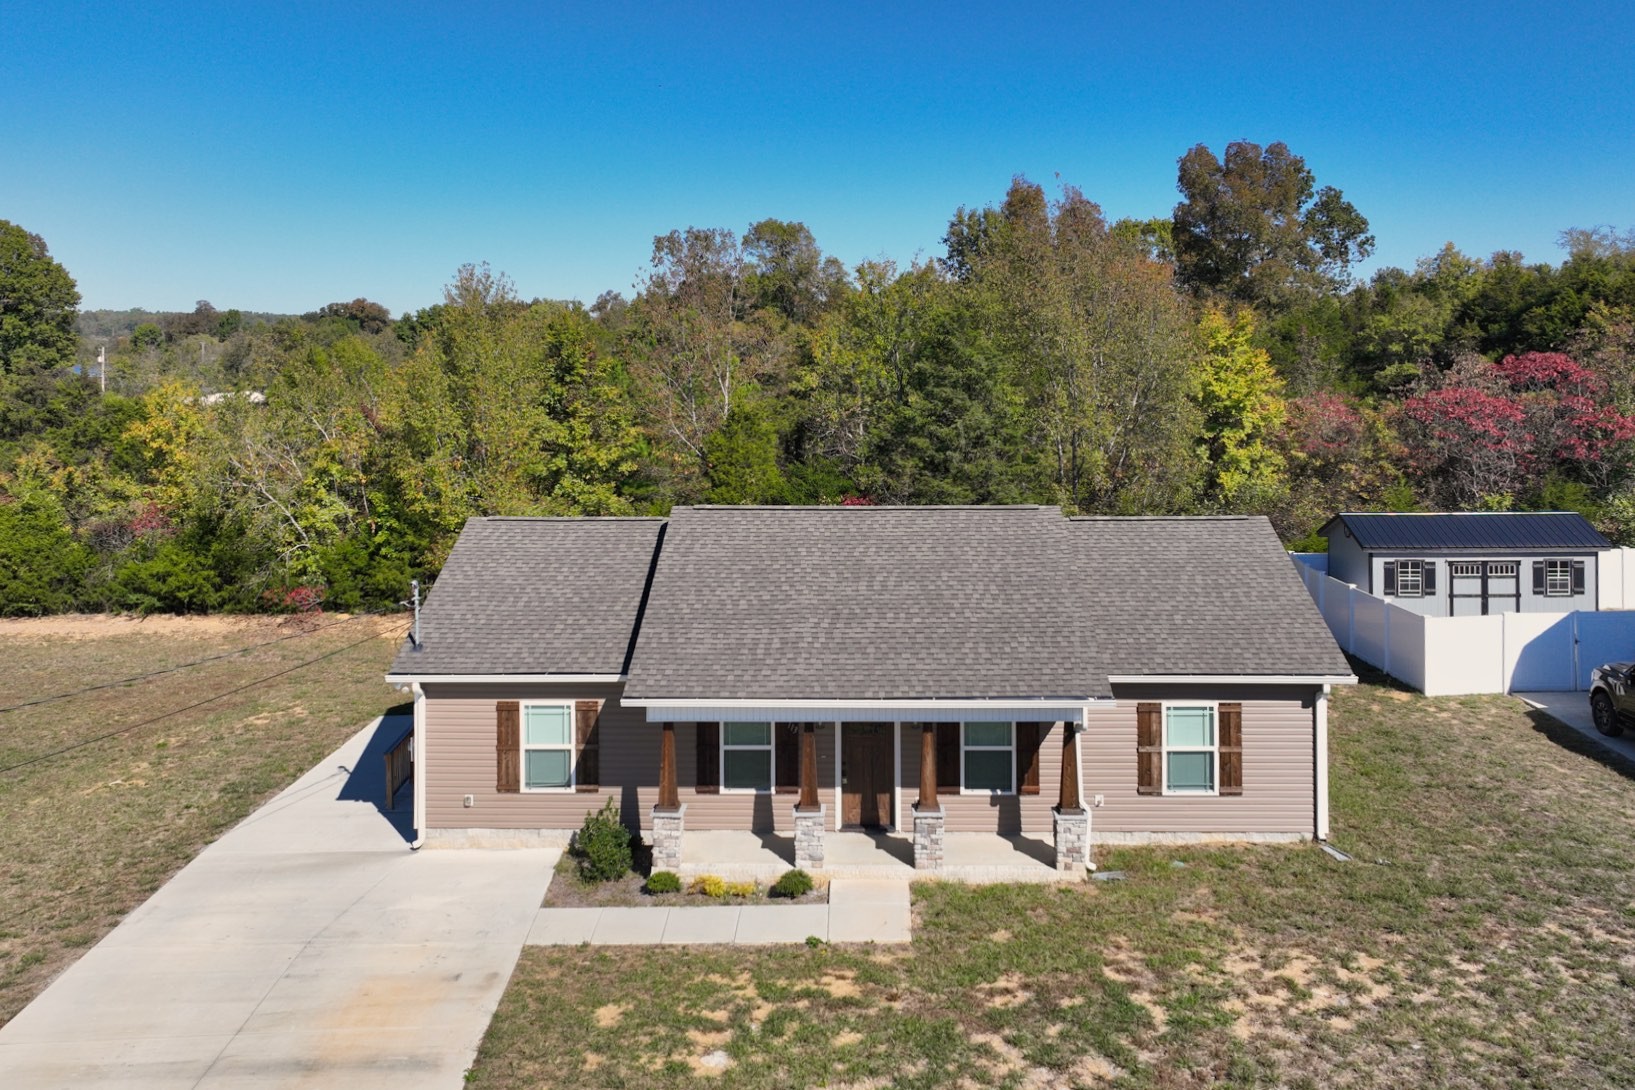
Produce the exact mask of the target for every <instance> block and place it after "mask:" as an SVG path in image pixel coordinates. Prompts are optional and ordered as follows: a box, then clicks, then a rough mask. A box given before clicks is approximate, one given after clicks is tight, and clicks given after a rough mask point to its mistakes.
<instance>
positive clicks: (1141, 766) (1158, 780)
mask: <svg viewBox="0 0 1635 1090" xmlns="http://www.w3.org/2000/svg"><path fill="white" fill-rule="evenodd" d="M1387 567H1389V565H1387ZM1163 764H1164V706H1163V705H1162V704H1137V705H1136V706H1135V793H1136V794H1138V795H1161V794H1163V792H1164V767H1163Z"/></svg>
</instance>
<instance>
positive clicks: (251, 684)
mask: <svg viewBox="0 0 1635 1090" xmlns="http://www.w3.org/2000/svg"><path fill="white" fill-rule="evenodd" d="M331 627H333V626H331ZM408 630H409V626H408V625H404V626H403V627H402V628H400V629H397V630H395V631H389V632H374V633H371V634H370V635H367V636H365V637H364V638H363V639H361V640H354V641H353V642H351V643H349V644H346V645H345V646H344V647H337V648H335V649H334V650H333V651H325V652H324V653H323V654H321V655H319V656H317V657H316V658H310V659H307V660H306V661H305V662H298V663H296V664H295V665H294V666H287V667H285V668H284V669H282V670H278V671H276V672H274V673H271V674H268V675H267V676H266V677H261V678H257V679H256V680H254V681H247V682H245V683H244V684H243V685H236V686H234V687H233V688H231V689H228V690H226V691H225V692H220V693H217V694H215V695H214V696H207V697H205V698H204V699H203V700H196V701H194V702H193V703H191V704H188V705H187V706H186V707H181V708H173V709H171V710H170V711H168V712H161V713H159V714H158V715H155V716H153V717H151V718H148V719H144V720H142V721H141V722H139V723H132V724H130V725H129V726H126V727H120V728H119V729H118V730H111V731H108V732H106V733H104V734H99V735H97V736H96V737H94V738H86V739H84V740H82V741H78V742H74V743H73V744H71V745H66V746H63V747H61V748H60V749H54V750H52V751H50V752H49V753H42V754H40V755H39V756H38V757H30V758H29V759H28V760H26V761H18V762H17V763H16V764H13V765H7V766H5V767H4V768H0V776H4V775H5V774H6V773H8V772H15V771H17V770H18V769H19V768H27V767H29V766H30V765H37V764H39V763H40V762H42V761H49V760H51V759H52V758H53V757H61V756H62V755H63V754H64V753H72V752H73V751H74V750H76V749H84V748H85V747H86V746H91V745H95V744H96V743H98V742H105V741H107V740H108V739H109V738H114V737H117V736H119V735H121V734H129V733H130V732H131V731H133V730H139V729H141V728H142V727H146V726H151V725H153V724H154V723H158V722H161V721H163V720H166V719H169V718H171V717H172V716H176V715H181V714H182V713H183V712H190V711H192V710H193V709H195V708H202V707H204V706H205V705H206V704H214V703H215V702H216V701H218V700H225V699H226V698H227V697H230V696H235V695H237V694H238V693H242V692H245V691H247V690H249V689H253V688H255V687H256V686H257V685H265V684H266V683H267V682H269V681H272V680H273V679H275V678H280V677H283V676H284V675H285V674H293V673H295V671H297V670H304V669H306V668H307V667H308V666H314V665H316V664H318V663H320V662H323V661H324V660H325V659H332V658H334V657H335V656H336V655H339V654H341V653H342V652H344V651H350V650H352V648H354V647H361V646H362V645H363V644H366V643H368V642H369V641H370V640H375V639H380V638H381V637H382V636H401V635H402V634H403V633H405V632H407V631H408Z"/></svg>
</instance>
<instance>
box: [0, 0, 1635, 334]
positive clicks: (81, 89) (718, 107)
mask: <svg viewBox="0 0 1635 1090" xmlns="http://www.w3.org/2000/svg"><path fill="white" fill-rule="evenodd" d="M216 6H217V7H219V8H221V9H223V10H218V11H215V12H209V13H201V12H200V11H198V10H195V8H205V7H208V5H185V6H184V5H180V4H166V3H152V4H134V3H129V4H111V3H110V4H98V5H82V4H75V3H69V2H64V0H53V2H50V3H41V2H37V0H4V3H3V4H0V43H3V47H0V56H3V58H4V59H3V61H0V219H10V220H12V221H14V222H17V223H21V224H23V225H24V226H26V227H27V228H29V229H30V230H32V231H35V232H37V233H39V234H41V235H43V236H45V238H46V241H47V242H48V243H49V245H50V246H51V248H52V252H53V253H54V254H55V255H56V256H57V257H58V259H59V260H61V261H62V262H63V264H65V265H66V266H67V267H68V269H69V271H70V272H71V273H72V274H73V275H74V276H75V277H76V278H77V279H78V281H79V284H80V289H81V291H82V293H83V295H84V305H85V306H86V307H88V308H93V307H127V306H143V307H147V308H149V309H191V307H192V305H193V302H194V301H195V300H197V299H209V300H211V301H212V302H213V303H215V304H216V305H217V306H218V307H222V308H226V307H239V308H241V309H245V310H272V311H296V312H299V311H305V310H310V309H314V308H316V307H318V306H321V305H322V304H324V303H326V302H330V301H334V300H339V299H350V298H353V297H355V296H359V295H363V296H367V297H369V298H371V299H374V300H376V301H378V302H381V303H384V304H385V305H386V306H388V307H390V308H391V309H392V310H393V311H394V312H400V311H403V310H405V309H413V308H416V307H420V306H424V305H427V304H429V303H432V302H435V301H437V299H438V298H439V294H440V290H441V288H442V285H444V284H445V283H447V282H448V281H449V279H450V278H451V276H452V274H453V273H454V271H455V269H456V268H457V267H458V266H459V265H460V264H462V263H464V262H468V261H484V260H486V261H488V262H490V263H491V264H492V265H493V266H494V267H495V268H496V269H500V270H503V271H505V272H507V273H509V274H510V275H511V277H512V278H513V279H514V280H515V281H516V284H517V288H518V290H519V291H520V292H521V293H522V294H523V295H524V296H526V297H533V296H545V297H552V298H580V299H584V300H586V301H589V300H591V299H594V298H595V296H596V295H597V294H598V293H599V292H601V291H602V290H605V289H609V288H611V289H615V290H621V291H624V292H625V293H626V294H627V295H628V294H630V291H631V285H632V284H633V282H634V281H635V280H636V278H637V276H638V275H639V274H640V272H641V270H642V269H643V268H644V267H645V265H646V263H647V259H648V256H649V254H650V252H651V246H652V238H653V236H654V235H655V234H661V233H664V232H667V231H669V230H671V229H674V228H678V227H686V226H688V225H697V226H725V227H732V228H735V229H738V230H740V231H741V230H743V228H744V227H746V226H747V225H748V224H750V223H751V222H753V221H755V220H758V219H761V218H764V217H767V216H776V217H778V218H780V219H792V220H801V221H803V222H804V223H806V224H807V225H808V226H809V227H810V228H811V229H812V231H813V233H814V234H815V235H816V237H817V240H818V242H819V244H820V245H821V246H822V247H823V248H824V249H825V250H826V251H827V252H830V253H833V254H835V255H837V256H839V257H840V258H842V259H843V260H845V261H846V262H847V263H848V264H850V263H853V262H855V261H858V260H860V259H863V258H868V257H879V256H887V257H892V258H895V259H897V260H899V261H901V262H907V261H909V260H912V259H913V258H914V257H916V256H917V255H920V256H933V255H935V254H937V253H938V252H939V239H940V238H941V237H942V233H943V229H944V227H945V225H946V223H947V221H948V217H949V216H950V214H951V213H952V212H953V211H954V210H955V209H956V208H957V207H959V206H960V205H970V206H974V205H982V204H987V203H992V202H994V201H997V200H998V199H999V198H1000V197H1001V196H1002V195H1003V193H1004V190H1005V188H1006V186H1007V184H1008V183H1009V180H1010V177H1011V176H1012V175H1013V174H1016V173H1024V174H1027V175H1028V176H1029V177H1031V178H1033V179H1034V180H1036V181H1040V182H1043V183H1045V184H1046V185H1047V186H1052V185H1054V184H1055V181H1056V179H1057V178H1058V177H1059V178H1060V179H1061V180H1062V181H1066V182H1070V183H1072V184H1075V185H1078V186H1079V187H1080V188H1081V189H1083V190H1084V192H1085V194H1086V195H1087V196H1089V197H1090V198H1091V199H1092V200H1095V201H1098V202H1099V203H1100V204H1101V205H1102V206H1103V207H1104V208H1105V209H1106V211H1107V212H1108V214H1109V215H1110V216H1113V217H1117V216H1124V215H1133V216H1150V215H1165V214H1168V212H1169V211H1170V210H1171V208H1173V206H1174V203H1175V201H1176V199H1177V197H1176V193H1175V161H1176V159H1177V158H1178V157H1179V156H1180V155H1181V154H1182V153H1183V152H1184V151H1186V149H1187V148H1189V147H1191V146H1192V145H1193V144H1196V143H1200V142H1202V143H1207V144H1209V145H1210V146H1211V147H1212V148H1214V149H1216V150H1217V152H1218V151H1219V150H1220V149H1221V148H1222V147H1223V146H1224V145H1225V144H1226V142H1228V141H1230V140H1233V139H1240V138H1246V139H1251V140H1255V141H1257V142H1260V143H1268V142H1270V141H1273V140H1283V141H1284V142H1286V143H1287V144H1289V146H1290V147H1291V148H1292V149H1293V150H1294V151H1295V152H1296V153H1298V154H1301V155H1303V156H1305V158H1306V160H1307V163H1308V164H1309V165H1310V166H1311V168H1312V169H1313V170H1314V171H1315V173H1316V175H1317V179H1318V182H1319V184H1332V185H1336V186H1339V187H1340V188H1341V189H1343V190H1344V191H1345V193H1346V195H1347V196H1348V197H1349V198H1350V199H1351V200H1352V201H1353V203H1355V204H1356V205H1357V207H1358V208H1359V209H1361V211H1362V212H1363V213H1364V215H1366V216H1367V217H1368V218H1369V219H1370V221H1371V222H1372V225H1373V230H1374V233H1375V235H1376V236H1377V237H1378V239H1379V250H1378V254H1377V257H1376V259H1375V261H1374V262H1371V263H1370V265H1371V267H1372V266H1375V265H1379V264H1382V263H1383V264H1397V265H1411V264H1412V262H1413V261H1414V259H1415V258H1417V257H1419V256H1421V255H1424V254H1427V253H1430V252H1433V251H1434V250H1436V249H1437V248H1439V247H1440V246H1441V244H1442V243H1443V242H1445V241H1452V242H1454V243H1455V244H1456V245H1458V246H1459V247H1460V248H1461V249H1464V250H1466V251H1467V252H1470V253H1473V254H1478V255H1485V254H1487V253H1489V252H1491V251H1492V250H1495V249H1500V248H1503V249H1518V250H1521V251H1523V252H1524V253H1525V254H1526V255H1527V257H1528V258H1529V259H1531V260H1542V261H1552V262H1553V261H1557V260H1559V259H1560V253H1559V251H1558V250H1557V249H1556V245H1555V239H1556V235H1557V233H1558V232H1559V231H1560V230H1562V229H1563V228H1566V227H1572V226H1592V225H1596V224H1609V223H1610V224H1615V225H1618V226H1620V227H1628V226H1635V96H1632V94H1631V87H1632V86H1635V14H1632V13H1631V10H1630V9H1627V8H1624V7H1623V6H1622V5H1620V4H1611V3H1606V2H1605V0H1601V2H1598V3H1593V4H1578V3H1554V4H1539V3H1527V4H1488V3H1483V4H1469V5H1453V4H1432V3H1428V2H1425V0H1418V2H1412V3H1383V2H1379V3H1358V4H1343V5H1341V4H1325V3H1292V2H1291V3H1287V4H1278V5H1272V4H1222V3H1195V4H1187V3H1163V2H1147V3H1140V4H1127V5H1112V4H1095V5H1092V4H1082V3H1081V4H1076V5H1063V6H1061V7H1060V8H1059V9H1057V10H1047V9H1046V8H1044V7H1043V6H1040V5H1023V6H1015V5H1003V4H984V5H969V6H964V7H962V6H960V5H958V4H954V3H948V4H935V5H933V4H926V5H915V6H906V5H904V6H901V7H900V6H899V5H891V4H880V3H874V4H867V5H859V6H856V7H851V8H845V7H841V6H838V5H835V6H829V5H817V4H811V5H783V4H775V3H765V2H763V3H759V4H751V5H742V6H729V5H727V4H710V5H703V4H697V5H694V4H673V3H672V4H663V5H653V6H652V7H651V8H649V7H644V6H636V5H632V6H620V5H617V4H612V3H594V4H589V3H587V4H547V3H539V4H520V3H519V4H515V5H503V4H492V3H482V2H471V3H463V4H449V3H439V4H425V5H420V4H401V5H399V4H376V5H359V4H346V3H316V4H309V3H281V4H276V5H274V4H265V5H264V4H259V3H254V2H249V0H244V2H240V3H236V4H232V5H216ZM1433 9H1435V10H1433Z"/></svg>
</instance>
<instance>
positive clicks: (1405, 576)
mask: <svg viewBox="0 0 1635 1090" xmlns="http://www.w3.org/2000/svg"><path fill="white" fill-rule="evenodd" d="M1424 596H1425V563H1424V561H1422V560H1398V561H1397V597H1398V598H1423V597H1424Z"/></svg>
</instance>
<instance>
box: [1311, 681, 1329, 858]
mask: <svg viewBox="0 0 1635 1090" xmlns="http://www.w3.org/2000/svg"><path fill="white" fill-rule="evenodd" d="M1328 694H1329V687H1328V686H1327V685H1324V686H1323V691H1322V692H1320V693H1318V694H1317V701H1316V711H1315V714H1314V715H1313V718H1314V719H1315V720H1316V731H1317V745H1316V754H1315V757H1316V761H1315V763H1316V766H1317V767H1316V777H1315V778H1316V781H1317V782H1316V785H1315V786H1316V788H1317V839H1318V840H1319V841H1321V842H1323V843H1327V842H1328Z"/></svg>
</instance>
